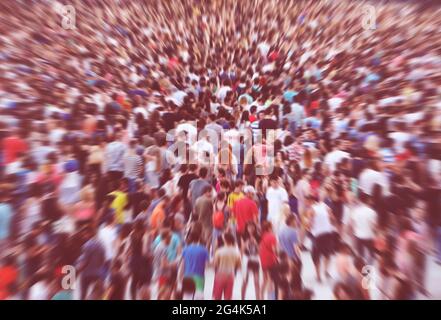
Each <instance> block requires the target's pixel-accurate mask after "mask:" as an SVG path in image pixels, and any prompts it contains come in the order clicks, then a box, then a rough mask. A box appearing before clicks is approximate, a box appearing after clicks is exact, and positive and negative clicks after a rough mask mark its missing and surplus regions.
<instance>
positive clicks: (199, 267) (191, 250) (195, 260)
mask: <svg viewBox="0 0 441 320" xmlns="http://www.w3.org/2000/svg"><path fill="white" fill-rule="evenodd" d="M182 258H183V259H184V276H185V277H191V276H200V277H204V274H205V264H206V263H207V261H208V250H207V248H205V247H204V246H202V245H200V244H190V245H189V246H187V247H185V248H184V251H183V252H182Z"/></svg>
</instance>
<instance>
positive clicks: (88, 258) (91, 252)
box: [79, 239, 106, 277]
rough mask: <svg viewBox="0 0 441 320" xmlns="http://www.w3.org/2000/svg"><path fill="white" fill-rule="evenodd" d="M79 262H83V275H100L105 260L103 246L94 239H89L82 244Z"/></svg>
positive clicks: (101, 274)
mask: <svg viewBox="0 0 441 320" xmlns="http://www.w3.org/2000/svg"><path fill="white" fill-rule="evenodd" d="M79 262H80V264H82V263H84V270H83V275H84V276H90V277H102V276H103V271H104V263H105V262H106V257H105V252H104V246H103V245H102V244H101V242H99V241H98V240H96V239H90V240H89V241H87V242H86V243H85V244H84V246H83V254H82V255H81V257H80V261H79Z"/></svg>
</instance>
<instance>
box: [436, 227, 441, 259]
mask: <svg viewBox="0 0 441 320" xmlns="http://www.w3.org/2000/svg"><path fill="white" fill-rule="evenodd" d="M436 247H437V254H436V259H437V260H438V262H440V263H441V227H438V232H437V237H436Z"/></svg>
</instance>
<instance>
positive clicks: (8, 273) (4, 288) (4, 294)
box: [0, 266, 18, 300]
mask: <svg viewBox="0 0 441 320" xmlns="http://www.w3.org/2000/svg"><path fill="white" fill-rule="evenodd" d="M0 275H1V276H0V300H5V299H7V298H8V297H9V286H10V285H11V284H13V283H14V282H15V281H16V280H17V277H18V271H17V268H15V267H12V266H4V267H2V268H0Z"/></svg>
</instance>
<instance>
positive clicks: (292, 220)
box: [285, 214, 296, 227]
mask: <svg viewBox="0 0 441 320" xmlns="http://www.w3.org/2000/svg"><path fill="white" fill-rule="evenodd" d="M285 223H286V225H287V226H289V227H295V226H296V217H295V216H294V215H292V214H290V215H288V216H287V217H286V219H285Z"/></svg>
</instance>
